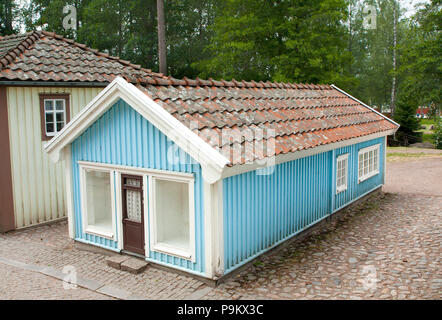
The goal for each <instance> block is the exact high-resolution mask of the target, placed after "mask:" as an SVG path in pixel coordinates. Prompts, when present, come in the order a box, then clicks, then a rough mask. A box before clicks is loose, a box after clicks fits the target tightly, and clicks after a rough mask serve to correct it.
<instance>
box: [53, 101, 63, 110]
mask: <svg viewBox="0 0 442 320" xmlns="http://www.w3.org/2000/svg"><path fill="white" fill-rule="evenodd" d="M55 108H56V110H58V111H64V100H56V101H55Z"/></svg>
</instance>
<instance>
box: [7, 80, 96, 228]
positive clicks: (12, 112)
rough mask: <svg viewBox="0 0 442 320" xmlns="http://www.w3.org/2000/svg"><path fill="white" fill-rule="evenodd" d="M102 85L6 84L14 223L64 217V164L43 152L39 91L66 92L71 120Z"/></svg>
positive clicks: (22, 225) (34, 222) (19, 225)
mask: <svg viewBox="0 0 442 320" xmlns="http://www.w3.org/2000/svg"><path fill="white" fill-rule="evenodd" d="M101 90H102V88H48V87H8V89H7V97H8V118H9V119H8V120H9V137H10V138H9V139H10V147H11V163H12V184H13V193H14V211H15V226H16V228H23V227H28V226H32V225H37V224H41V223H45V222H49V221H53V220H57V219H60V218H63V217H65V216H66V199H65V177H64V163H63V162H60V163H57V164H54V163H52V162H51V161H50V160H49V157H48V155H47V154H46V153H45V152H44V151H43V145H44V144H45V143H47V142H45V141H42V139H41V124H40V101H39V94H40V93H68V94H69V95H70V112H71V115H70V116H71V119H72V117H73V116H74V115H76V114H77V113H78V112H79V111H80V110H81V108H83V107H85V106H86V105H87V104H88V103H89V102H90V101H91V100H92V99H93V98H94V97H95V96H96V95H97V94H98V93H99V92H100V91H101Z"/></svg>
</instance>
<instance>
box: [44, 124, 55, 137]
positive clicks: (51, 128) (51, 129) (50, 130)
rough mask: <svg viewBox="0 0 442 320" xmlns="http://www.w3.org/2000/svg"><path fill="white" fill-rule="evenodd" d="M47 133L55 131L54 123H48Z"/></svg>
mask: <svg viewBox="0 0 442 320" xmlns="http://www.w3.org/2000/svg"><path fill="white" fill-rule="evenodd" d="M46 133H47V134H50V133H54V124H53V123H50V122H48V123H46Z"/></svg>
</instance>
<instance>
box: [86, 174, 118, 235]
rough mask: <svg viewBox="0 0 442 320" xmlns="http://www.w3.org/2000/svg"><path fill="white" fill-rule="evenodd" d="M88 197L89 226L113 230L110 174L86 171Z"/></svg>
mask: <svg viewBox="0 0 442 320" xmlns="http://www.w3.org/2000/svg"><path fill="white" fill-rule="evenodd" d="M86 197H87V202H86V203H87V222H88V225H90V226H94V227H97V228H99V229H103V230H108V231H111V230H112V206H111V204H112V199H111V198H112V197H111V186H110V173H109V172H101V171H86Z"/></svg>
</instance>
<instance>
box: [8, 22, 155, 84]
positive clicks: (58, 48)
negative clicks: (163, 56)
mask: <svg viewBox="0 0 442 320" xmlns="http://www.w3.org/2000/svg"><path fill="white" fill-rule="evenodd" d="M117 76H121V77H123V78H125V79H126V80H127V81H129V82H132V83H136V82H137V80H138V79H139V78H142V79H150V78H157V77H158V78H161V77H163V75H161V74H158V73H155V72H152V71H151V70H149V69H144V68H142V67H141V66H139V65H134V64H131V63H130V62H129V61H125V60H122V59H120V58H118V57H112V56H109V55H108V54H106V53H102V52H99V51H98V50H94V49H90V48H88V47H87V46H85V45H83V44H80V43H76V42H75V41H73V40H70V39H66V38H63V37H62V36H59V35H57V34H55V33H52V32H46V31H37V32H30V33H26V34H21V35H12V36H5V37H2V38H0V80H16V81H26V80H31V81H69V82H74V81H75V82H77V81H79V82H105V83H109V82H112V80H113V79H115V77H117Z"/></svg>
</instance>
